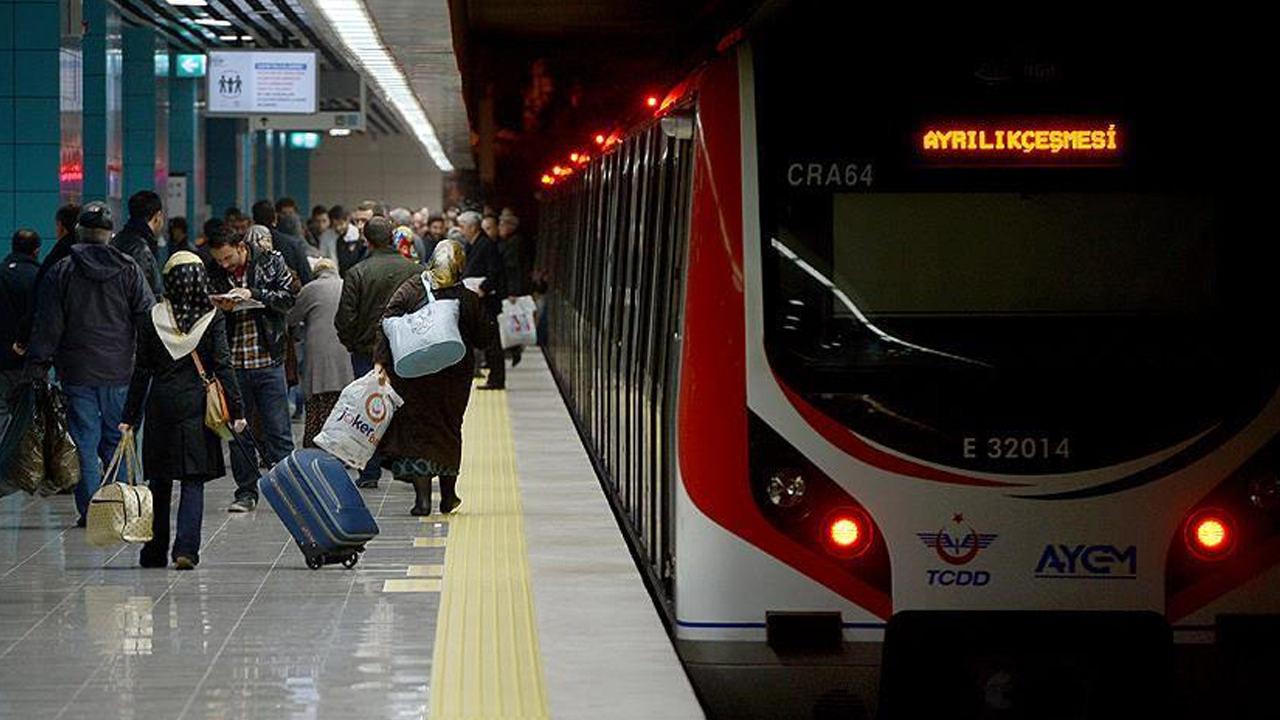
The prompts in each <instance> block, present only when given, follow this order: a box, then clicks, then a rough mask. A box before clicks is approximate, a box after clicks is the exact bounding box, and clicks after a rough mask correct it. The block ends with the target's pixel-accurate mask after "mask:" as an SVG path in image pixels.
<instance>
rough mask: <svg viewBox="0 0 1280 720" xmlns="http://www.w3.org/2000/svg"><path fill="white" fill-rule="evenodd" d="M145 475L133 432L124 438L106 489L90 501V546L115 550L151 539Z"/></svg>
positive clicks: (105, 482)
mask: <svg viewBox="0 0 1280 720" xmlns="http://www.w3.org/2000/svg"><path fill="white" fill-rule="evenodd" d="M141 476H142V460H141V458H139V457H138V449H137V445H136V444H135V442H134V439H133V431H132V430H130V431H128V432H126V433H124V434H123V435H122V436H121V437H120V444H119V445H117V446H116V452H115V455H113V456H112V457H111V464H110V465H109V466H108V467H107V472H106V475H105V476H104V477H103V478H102V487H100V488H98V492H96V493H94V494H93V498H92V499H91V500H90V501H89V514H88V517H87V518H86V522H85V539H86V540H87V541H88V542H89V544H90V545H96V546H98V547H112V546H114V545H119V544H120V543H145V542H148V541H150V540H151V533H152V521H153V514H154V510H153V509H152V504H151V489H150V488H148V487H147V486H146V485H139V484H138V480H139V478H140V477H141Z"/></svg>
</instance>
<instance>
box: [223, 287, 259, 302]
mask: <svg viewBox="0 0 1280 720" xmlns="http://www.w3.org/2000/svg"><path fill="white" fill-rule="evenodd" d="M227 295H230V296H231V297H233V298H235V299H236V300H237V301H239V302H244V301H245V300H248V299H250V298H252V297H253V291H251V290H250V289H249V288H241V287H238V288H231V292H228V293H227Z"/></svg>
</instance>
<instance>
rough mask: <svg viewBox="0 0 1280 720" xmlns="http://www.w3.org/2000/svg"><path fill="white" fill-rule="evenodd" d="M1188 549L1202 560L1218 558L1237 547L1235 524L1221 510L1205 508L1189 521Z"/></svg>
mask: <svg viewBox="0 0 1280 720" xmlns="http://www.w3.org/2000/svg"><path fill="white" fill-rule="evenodd" d="M1184 539H1185V541H1186V543H1187V549H1188V550H1190V551H1191V554H1192V555H1195V556H1196V557H1198V558H1200V559H1201V560H1218V559H1220V558H1224V557H1226V556H1227V555H1228V554H1230V553H1231V551H1232V550H1233V549H1234V548H1235V544H1236V533H1235V524H1234V522H1233V521H1232V520H1231V517H1230V516H1229V515H1227V514H1226V513H1224V512H1222V511H1220V510H1203V511H1201V512H1198V513H1196V514H1195V515H1192V516H1191V518H1190V519H1189V520H1188V521H1187V527H1186V537H1185V538H1184Z"/></svg>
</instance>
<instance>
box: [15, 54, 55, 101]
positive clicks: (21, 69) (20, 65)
mask: <svg viewBox="0 0 1280 720" xmlns="http://www.w3.org/2000/svg"><path fill="white" fill-rule="evenodd" d="M13 64H14V68H15V70H17V72H15V73H14V77H13V94H14V95H15V96H16V97H28V98H56V97H58V51H57V50H14V51H13Z"/></svg>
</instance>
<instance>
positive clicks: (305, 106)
mask: <svg viewBox="0 0 1280 720" xmlns="http://www.w3.org/2000/svg"><path fill="white" fill-rule="evenodd" d="M318 63H319V59H318V56H317V54H316V53H315V51H312V50H211V51H210V52H209V66H208V75H207V77H208V78H209V80H208V88H209V93H208V98H209V112H210V113H211V114H215V115H217V114H220V115H257V114H263V113H270V114H275V115H294V114H311V113H314V112H316V102H317V101H316V96H317V95H318V90H319V85H318V78H319V72H318V70H317V65H318Z"/></svg>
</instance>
